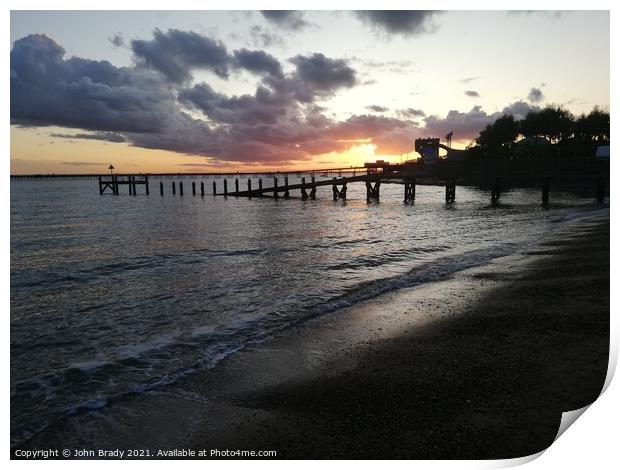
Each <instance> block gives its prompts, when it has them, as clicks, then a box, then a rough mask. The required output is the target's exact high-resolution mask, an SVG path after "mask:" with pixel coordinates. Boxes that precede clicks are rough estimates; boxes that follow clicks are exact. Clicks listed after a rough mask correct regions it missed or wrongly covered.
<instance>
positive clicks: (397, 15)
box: [355, 10, 440, 36]
mask: <svg viewBox="0 0 620 470" xmlns="http://www.w3.org/2000/svg"><path fill="white" fill-rule="evenodd" d="M439 13H440V12H437V11H432V10H364V11H356V12H355V15H356V16H357V17H358V18H360V19H361V20H362V21H363V22H365V23H367V24H369V25H371V26H372V27H373V28H375V29H377V30H379V31H382V32H385V33H387V34H402V35H404V36H417V35H419V34H423V33H430V32H433V31H434V30H435V26H434V25H433V24H432V18H433V16H435V15H437V14H439Z"/></svg>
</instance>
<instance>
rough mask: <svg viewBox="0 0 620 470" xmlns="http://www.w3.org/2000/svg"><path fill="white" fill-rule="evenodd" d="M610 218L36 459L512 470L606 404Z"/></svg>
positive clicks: (170, 397)
mask: <svg viewBox="0 0 620 470" xmlns="http://www.w3.org/2000/svg"><path fill="white" fill-rule="evenodd" d="M608 350H609V219H608V215H607V216H598V217H594V218H590V219H586V220H581V221H572V222H568V223H565V224H562V225H561V227H560V228H558V229H557V230H556V231H555V232H554V233H551V234H550V235H549V237H548V238H547V239H546V240H543V241H542V242H541V243H540V244H538V245H536V246H535V247H532V249H531V250H529V251H526V252H523V253H519V254H517V255H513V256H509V257H504V258H499V259H497V260H495V261H494V262H492V263H491V264H489V265H487V266H484V267H481V268H475V269H469V270H466V271H462V272H459V273H456V274H454V275H452V276H450V277H449V278H446V279H444V280H441V281H438V282H434V283H431V284H428V285H425V286H421V287H417V288H410V289H403V290H400V291H397V292H393V293H390V294H387V295H383V296H381V297H379V298H377V299H374V300H371V301H367V302H364V303H363V304H361V305H357V306H355V307H353V308H349V309H345V310H341V311H339V312H336V313H334V314H332V315H328V316H324V317H321V318H315V319H313V320H310V321H308V322H306V323H304V324H302V325H298V326H296V327H294V328H291V329H289V330H286V331H283V332H282V333H280V334H278V335H276V336H275V337H273V338H271V339H269V340H267V341H265V342H263V343H262V344H260V345H257V346H255V347H253V348H247V349H245V350H243V351H241V352H239V353H238V354H236V355H234V356H231V357H229V358H227V359H225V360H223V361H222V362H221V363H220V364H218V366H217V367H215V368H214V369H210V370H207V371H204V372H201V373H198V374H194V375H192V376H190V377H188V378H186V379H185V380H183V381H181V382H179V383H177V384H175V385H172V386H169V387H166V388H164V389H161V390H158V391H155V392H151V393H148V394H142V395H140V396H136V397H133V398H129V399H126V400H122V401H120V402H118V403H112V404H111V406H109V407H108V408H106V409H105V410H102V411H98V412H94V413H87V414H85V415H81V416H76V417H74V418H72V419H70V420H68V421H67V422H65V423H63V424H61V425H60V424H59V426H57V427H55V428H54V430H50V431H49V432H44V433H43V434H41V435H39V436H38V437H37V438H36V439H34V440H33V441H32V442H31V443H30V446H31V447H34V448H42V447H49V446H52V447H53V446H55V445H57V446H60V445H62V447H59V448H63V447H75V446H80V447H83V448H95V449H98V448H108V449H113V448H116V447H119V448H142V449H151V451H156V450H157V449H194V450H197V451H198V450H201V449H207V450H210V449H220V450H225V449H230V450H236V449H242V450H276V451H277V457H278V458H285V459H287V458H303V459H305V458H319V459H324V458H347V459H351V458H353V459H355V458H365V459H375V458H388V459H390V458H402V459H497V458H513V457H522V456H526V455H530V454H533V453H536V452H539V451H541V450H543V449H545V448H546V447H548V446H549V445H550V444H551V443H552V442H553V440H554V438H555V436H556V434H557V431H558V427H559V423H560V418H561V413H562V412H563V411H567V410H573V409H577V408H581V407H583V406H585V405H587V404H589V403H591V402H592V401H594V400H595V399H596V397H597V396H598V395H599V393H600V391H601V389H602V386H603V383H604V381H605V376H606V372H607V362H608Z"/></svg>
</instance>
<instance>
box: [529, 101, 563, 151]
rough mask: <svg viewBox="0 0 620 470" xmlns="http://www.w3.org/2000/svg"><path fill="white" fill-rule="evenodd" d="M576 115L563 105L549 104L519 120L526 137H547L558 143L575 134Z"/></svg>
mask: <svg viewBox="0 0 620 470" xmlns="http://www.w3.org/2000/svg"><path fill="white" fill-rule="evenodd" d="M574 122H575V117H574V116H573V115H572V114H571V112H570V111H568V110H567V109H565V108H563V107H562V106H547V107H546V108H545V109H542V110H540V111H530V112H529V113H527V115H526V116H525V118H524V119H523V120H522V121H520V122H519V127H520V131H521V134H523V136H525V137H545V138H547V139H549V140H550V141H551V142H554V143H557V142H560V141H561V140H562V139H566V138H568V137H570V136H571V135H572V134H573V123H574Z"/></svg>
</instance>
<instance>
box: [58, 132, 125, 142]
mask: <svg viewBox="0 0 620 470" xmlns="http://www.w3.org/2000/svg"><path fill="white" fill-rule="evenodd" d="M51 135H52V137H57V138H60V139H85V140H103V141H107V142H114V143H120V142H126V141H127V138H126V137H125V136H124V135H121V134H117V133H115V132H95V133H94V134H83V133H78V134H58V133H54V134H51Z"/></svg>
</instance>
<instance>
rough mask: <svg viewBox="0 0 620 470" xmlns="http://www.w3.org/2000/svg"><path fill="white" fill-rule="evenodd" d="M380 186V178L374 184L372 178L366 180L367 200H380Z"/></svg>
mask: <svg viewBox="0 0 620 470" xmlns="http://www.w3.org/2000/svg"><path fill="white" fill-rule="evenodd" d="M380 188H381V180H380V179H377V180H376V181H375V183H374V184H373V183H372V182H371V181H370V180H366V202H370V201H371V200H374V201H377V202H379V190H380Z"/></svg>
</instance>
